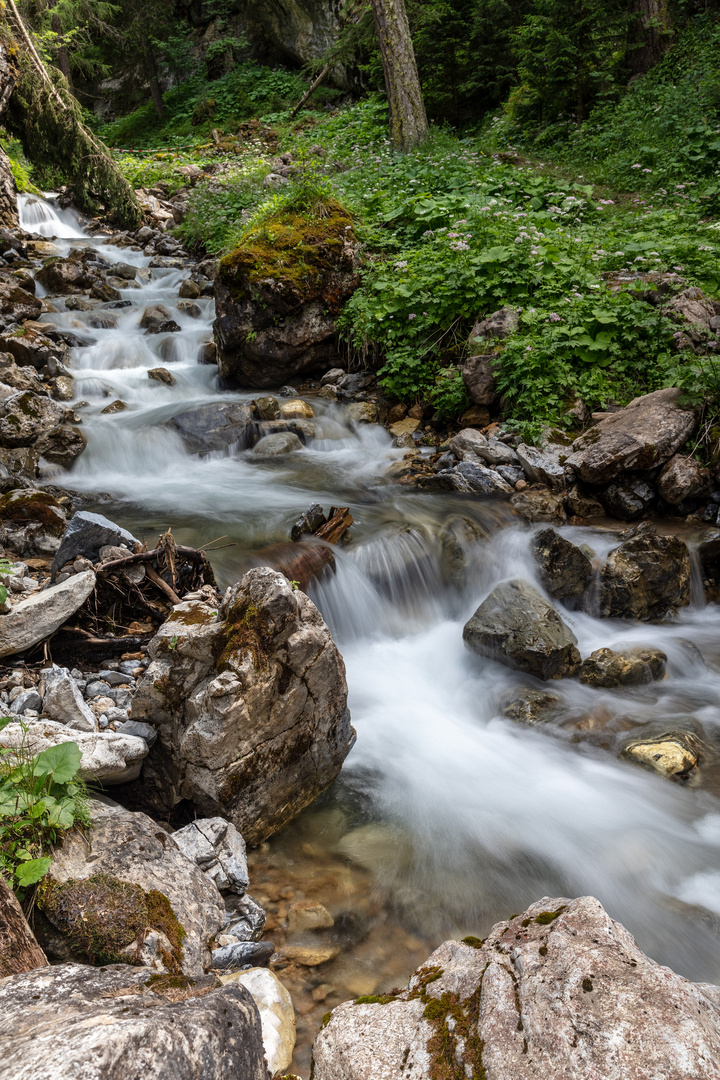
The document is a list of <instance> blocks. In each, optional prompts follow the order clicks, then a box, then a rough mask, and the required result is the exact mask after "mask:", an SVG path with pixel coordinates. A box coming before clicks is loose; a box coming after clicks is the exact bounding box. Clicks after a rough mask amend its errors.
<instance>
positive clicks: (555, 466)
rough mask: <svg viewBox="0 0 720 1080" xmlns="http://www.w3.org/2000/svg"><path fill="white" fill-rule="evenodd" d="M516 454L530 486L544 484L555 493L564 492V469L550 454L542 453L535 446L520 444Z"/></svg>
mask: <svg viewBox="0 0 720 1080" xmlns="http://www.w3.org/2000/svg"><path fill="white" fill-rule="evenodd" d="M516 453H517V456H518V458H519V460H520V465H521V466H522V469H523V472H524V473H525V475H526V476H527V478H528V480H529V481H530V483H531V484H546V485H547V486H548V487H549V488H550V490H551V491H555V492H558V491H564V490H565V488H566V486H567V479H566V476H565V469H564V467H563V466H562V465H561V464H560V463H559V462H558V461H557V460H556V459H555V458H554V457H553V456H552V455H551V454H549V453H543V451H542V450H538V448H537V447H536V446H526V445H525V443H520V445H519V446H518V447H517V450H516Z"/></svg>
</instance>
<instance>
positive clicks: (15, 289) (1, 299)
mask: <svg viewBox="0 0 720 1080" xmlns="http://www.w3.org/2000/svg"><path fill="white" fill-rule="evenodd" d="M3 155H4V151H3ZM0 162H2V158H0ZM0 175H1V174H0ZM0 183H1V179H0ZM1 199H2V192H1V188H0V200H1ZM41 311H42V303H41V301H40V300H38V299H37V297H35V296H33V295H32V293H30V292H28V290H27V289H24V288H22V286H21V285H20V284H18V283H16V282H9V281H2V282H0V313H1V314H2V315H4V316H5V319H6V320H7V322H11V321H12V322H18V323H19V322H22V321H23V320H24V319H37V317H38V315H39V314H40V313H41Z"/></svg>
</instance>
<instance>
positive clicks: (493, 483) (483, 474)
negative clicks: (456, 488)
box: [453, 459, 513, 495]
mask: <svg viewBox="0 0 720 1080" xmlns="http://www.w3.org/2000/svg"><path fill="white" fill-rule="evenodd" d="M453 471H454V472H455V473H456V475H457V476H459V477H461V478H462V480H463V481H464V486H463V489H464V490H465V491H474V492H476V493H477V494H478V495H512V491H513V489H512V488H511V487H510V485H509V484H508V482H507V480H503V478H502V476H500V474H499V473H497V472H495V470H494V469H488V468H487V467H486V466H485V465H482V464H481V463H480V462H479V461H470V460H468V459H466V460H465V461H461V462H460V464H459V465H458V466H457V468H456V469H455V470H453ZM463 489H461V490H463Z"/></svg>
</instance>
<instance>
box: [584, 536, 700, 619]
mask: <svg viewBox="0 0 720 1080" xmlns="http://www.w3.org/2000/svg"><path fill="white" fill-rule="evenodd" d="M689 603H690V552H689V551H688V547H687V544H685V543H684V542H683V541H682V540H680V539H678V537H676V536H656V535H654V534H645V535H642V536H636V537H634V538H633V539H631V540H626V541H625V543H623V544H621V545H620V547H617V548H615V550H614V551H611V552H610V555H609V556H608V559H607V562H606V563H605V564H604V566H603V567H602V569H601V570H600V582H599V590H598V598H597V603H596V604H595V603H593V607H594V608H596V610H597V614H599V616H600V617H601V618H604V619H641V620H642V619H648V620H652V619H664V618H668V617H669V616H671V615H674V614H675V613H676V612H677V610H678V608H681V607H686V606H687V605H688V604H689Z"/></svg>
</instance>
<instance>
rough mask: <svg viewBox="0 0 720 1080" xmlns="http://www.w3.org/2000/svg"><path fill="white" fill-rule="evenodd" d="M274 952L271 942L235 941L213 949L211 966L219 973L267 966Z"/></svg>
mask: <svg viewBox="0 0 720 1080" xmlns="http://www.w3.org/2000/svg"><path fill="white" fill-rule="evenodd" d="M274 952H275V946H274V945H273V943H272V941H236V942H234V943H233V944H232V945H222V946H221V947H220V948H219V949H213V954H212V965H213V967H214V968H217V969H218V970H219V971H234V970H236V969H237V968H248V967H259V966H261V965H262V964H267V963H268V962H269V960H270V957H271V956H272V955H273V953H274Z"/></svg>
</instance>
